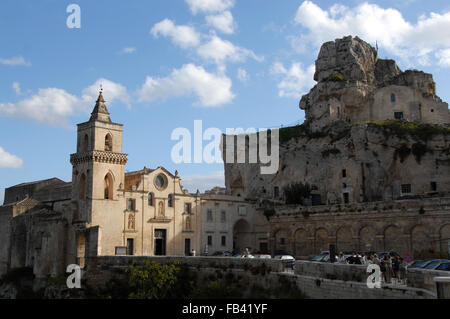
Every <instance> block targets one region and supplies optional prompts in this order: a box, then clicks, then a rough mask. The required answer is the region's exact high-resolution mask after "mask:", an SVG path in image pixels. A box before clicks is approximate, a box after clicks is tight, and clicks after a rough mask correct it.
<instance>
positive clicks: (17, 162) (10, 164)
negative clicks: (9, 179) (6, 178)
mask: <svg viewBox="0 0 450 319" xmlns="http://www.w3.org/2000/svg"><path fill="white" fill-rule="evenodd" d="M22 166H23V160H22V159H21V158H19V157H17V156H15V155H12V154H9V153H8V152H6V151H5V150H4V149H3V148H2V147H0V168H21V167H22Z"/></svg>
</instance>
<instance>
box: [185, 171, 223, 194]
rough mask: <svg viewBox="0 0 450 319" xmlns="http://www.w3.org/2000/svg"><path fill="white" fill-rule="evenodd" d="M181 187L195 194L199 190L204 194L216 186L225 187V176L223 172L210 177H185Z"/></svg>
mask: <svg viewBox="0 0 450 319" xmlns="http://www.w3.org/2000/svg"><path fill="white" fill-rule="evenodd" d="M181 185H183V187H184V188H185V189H187V190H189V192H191V193H195V192H196V191H197V189H198V190H199V191H200V192H204V191H206V190H210V189H212V188H214V187H216V186H219V187H225V176H224V173H223V171H216V172H212V173H211V174H209V175H190V176H184V177H183V178H182V180H181Z"/></svg>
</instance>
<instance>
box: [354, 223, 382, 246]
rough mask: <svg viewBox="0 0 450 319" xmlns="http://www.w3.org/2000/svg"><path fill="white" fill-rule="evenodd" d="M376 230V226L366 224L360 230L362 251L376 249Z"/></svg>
mask: <svg viewBox="0 0 450 319" xmlns="http://www.w3.org/2000/svg"><path fill="white" fill-rule="evenodd" d="M376 235H377V233H376V231H375V229H374V228H372V227H369V226H366V227H363V228H361V230H360V231H359V250H360V251H375V250H378V249H379V248H378V247H376V244H375V243H376V241H375V239H376Z"/></svg>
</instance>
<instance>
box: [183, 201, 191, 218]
mask: <svg viewBox="0 0 450 319" xmlns="http://www.w3.org/2000/svg"><path fill="white" fill-rule="evenodd" d="M184 212H185V213H186V214H189V215H190V214H192V204H191V203H184Z"/></svg>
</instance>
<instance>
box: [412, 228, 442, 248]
mask: <svg viewBox="0 0 450 319" xmlns="http://www.w3.org/2000/svg"><path fill="white" fill-rule="evenodd" d="M435 246H436V245H435V244H434V243H432V240H431V237H430V231H429V230H427V229H426V228H425V226H423V225H416V226H414V227H413V228H412V229H411V251H412V253H413V254H414V255H417V254H419V253H426V252H428V251H430V250H434V247H435Z"/></svg>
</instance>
